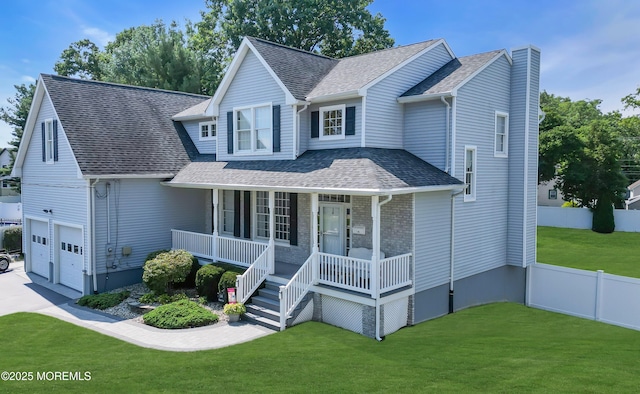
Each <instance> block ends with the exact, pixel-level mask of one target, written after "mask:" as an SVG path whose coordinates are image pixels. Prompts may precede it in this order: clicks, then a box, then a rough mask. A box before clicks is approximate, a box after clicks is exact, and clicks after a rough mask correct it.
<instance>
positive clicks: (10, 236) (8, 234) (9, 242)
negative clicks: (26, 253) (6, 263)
mask: <svg viewBox="0 0 640 394" xmlns="http://www.w3.org/2000/svg"><path fill="white" fill-rule="evenodd" d="M3 247H4V248H5V249H6V250H8V251H14V250H19V251H22V226H13V227H9V228H7V229H6V230H4V241H3Z"/></svg>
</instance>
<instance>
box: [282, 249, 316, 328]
mask: <svg viewBox="0 0 640 394" xmlns="http://www.w3.org/2000/svg"><path fill="white" fill-rule="evenodd" d="M317 257H318V255H317V254H316V253H312V254H311V256H309V258H308V259H307V261H305V262H304V264H302V266H301V267H300V269H299V270H298V272H296V274H295V275H293V277H292V278H291V280H289V282H288V283H287V284H286V285H284V286H280V292H279V295H278V296H279V298H280V331H283V330H284V329H285V328H286V326H287V318H288V317H289V316H290V315H291V313H292V312H293V310H294V309H295V308H296V307H297V306H298V304H299V303H300V301H302V299H303V298H304V296H305V295H306V294H307V293H308V292H309V289H310V288H311V286H313V284H314V274H313V267H314V263H315V261H316V260H317Z"/></svg>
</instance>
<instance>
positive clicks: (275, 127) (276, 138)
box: [272, 105, 280, 152]
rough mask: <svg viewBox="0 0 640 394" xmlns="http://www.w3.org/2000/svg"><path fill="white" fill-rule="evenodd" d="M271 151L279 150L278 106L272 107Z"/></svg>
mask: <svg viewBox="0 0 640 394" xmlns="http://www.w3.org/2000/svg"><path fill="white" fill-rule="evenodd" d="M272 108H273V119H272V121H273V151H274V152H280V106H279V105H274V106H273V107H272Z"/></svg>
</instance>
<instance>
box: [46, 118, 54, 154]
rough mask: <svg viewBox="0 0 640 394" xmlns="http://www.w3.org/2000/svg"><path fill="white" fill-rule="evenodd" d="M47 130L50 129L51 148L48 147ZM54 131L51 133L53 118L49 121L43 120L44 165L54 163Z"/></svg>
mask: <svg viewBox="0 0 640 394" xmlns="http://www.w3.org/2000/svg"><path fill="white" fill-rule="evenodd" d="M49 128H51V146H49ZM53 133H54V131H53V118H49V119H45V120H44V149H45V152H44V155H45V156H44V157H45V158H46V161H45V162H46V163H47V164H53V163H54V162H55V160H54V159H55V158H54V153H53V151H54V149H55V148H54V146H53V145H54V143H55V137H54V135H53Z"/></svg>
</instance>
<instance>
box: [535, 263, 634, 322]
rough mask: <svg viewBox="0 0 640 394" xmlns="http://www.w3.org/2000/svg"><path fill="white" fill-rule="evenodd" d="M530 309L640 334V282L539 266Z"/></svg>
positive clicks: (632, 279) (590, 272)
mask: <svg viewBox="0 0 640 394" xmlns="http://www.w3.org/2000/svg"><path fill="white" fill-rule="evenodd" d="M527 269H528V270H529V272H528V275H527V281H528V283H527V305H529V306H532V307H535V308H540V309H545V310H549V311H554V312H560V313H564V314H567V315H573V316H578V317H583V318H587V319H592V320H598V321H602V322H604V323H609V324H615V325H617V326H622V327H626V328H632V329H635V330H640V302H638V300H640V279H635V278H628V277H625V276H618V275H611V274H606V273H604V272H602V271H598V272H593V271H585V270H579V269H574V268H566V267H559V266H555V265H547V264H540V263H536V264H533V265H531V266H529V267H528V268H527Z"/></svg>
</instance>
